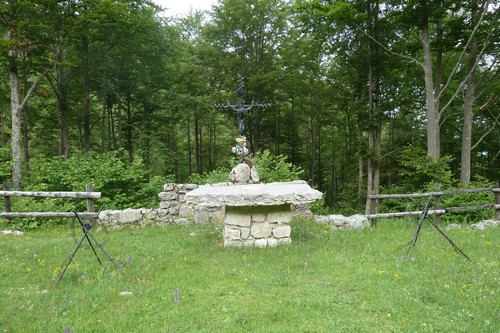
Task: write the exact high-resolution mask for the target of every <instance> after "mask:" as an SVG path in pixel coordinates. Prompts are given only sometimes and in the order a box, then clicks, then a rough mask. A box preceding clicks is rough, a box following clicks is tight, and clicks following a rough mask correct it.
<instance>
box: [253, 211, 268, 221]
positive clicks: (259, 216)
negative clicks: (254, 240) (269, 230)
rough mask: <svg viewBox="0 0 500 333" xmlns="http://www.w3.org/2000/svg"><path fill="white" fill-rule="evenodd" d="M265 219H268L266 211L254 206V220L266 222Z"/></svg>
mask: <svg viewBox="0 0 500 333" xmlns="http://www.w3.org/2000/svg"><path fill="white" fill-rule="evenodd" d="M265 220H266V212H265V211H261V210H259V209H258V208H254V212H253V213H252V221H253V222H264V221H265Z"/></svg>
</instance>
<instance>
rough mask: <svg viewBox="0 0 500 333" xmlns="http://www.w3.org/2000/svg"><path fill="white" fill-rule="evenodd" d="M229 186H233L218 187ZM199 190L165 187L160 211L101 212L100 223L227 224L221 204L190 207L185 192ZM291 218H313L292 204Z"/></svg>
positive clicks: (113, 225) (193, 186) (189, 186)
mask: <svg viewBox="0 0 500 333" xmlns="http://www.w3.org/2000/svg"><path fill="white" fill-rule="evenodd" d="M218 185H219V186H230V184H225V183H224V184H218ZM198 187H199V185H196V184H165V185H164V186H163V192H160V193H159V194H158V198H159V199H160V207H159V208H139V209H125V210H107V211H102V212H101V215H100V219H101V223H102V224H103V225H105V226H107V227H111V228H119V227H122V226H137V227H142V226H145V225H159V226H161V225H167V224H172V223H173V224H189V223H199V224H207V223H215V224H221V225H222V224H223V223H224V207H223V206H220V205H216V204H214V205H189V204H187V202H186V193H188V192H190V191H192V190H195V189H197V188H198ZM292 216H293V217H296V216H304V217H308V218H311V217H312V213H311V211H310V210H309V208H308V207H307V205H306V204H305V205H292Z"/></svg>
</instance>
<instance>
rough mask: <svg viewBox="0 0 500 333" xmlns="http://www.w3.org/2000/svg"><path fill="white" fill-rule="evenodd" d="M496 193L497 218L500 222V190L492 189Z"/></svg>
mask: <svg viewBox="0 0 500 333" xmlns="http://www.w3.org/2000/svg"><path fill="white" fill-rule="evenodd" d="M491 190H492V191H493V193H495V203H496V205H495V218H496V219H497V220H498V221H500V188H493V189H491Z"/></svg>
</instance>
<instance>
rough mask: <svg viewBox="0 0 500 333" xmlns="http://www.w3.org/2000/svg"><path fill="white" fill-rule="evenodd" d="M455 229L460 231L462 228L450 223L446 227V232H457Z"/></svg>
mask: <svg viewBox="0 0 500 333" xmlns="http://www.w3.org/2000/svg"><path fill="white" fill-rule="evenodd" d="M457 229H462V226H461V225H460V224H456V223H451V224H448V225H447V226H446V230H457Z"/></svg>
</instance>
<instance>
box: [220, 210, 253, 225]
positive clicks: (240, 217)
mask: <svg viewBox="0 0 500 333" xmlns="http://www.w3.org/2000/svg"><path fill="white" fill-rule="evenodd" d="M251 221H252V218H251V215H250V214H247V213H245V212H238V211H237V210H235V209H226V217H225V219H224V223H225V224H228V225H238V226H240V227H250V222H251Z"/></svg>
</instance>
